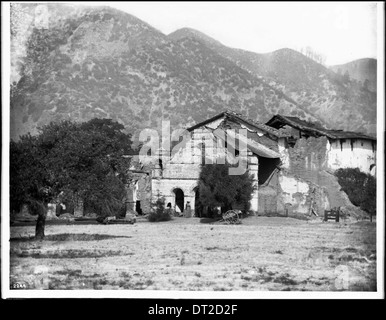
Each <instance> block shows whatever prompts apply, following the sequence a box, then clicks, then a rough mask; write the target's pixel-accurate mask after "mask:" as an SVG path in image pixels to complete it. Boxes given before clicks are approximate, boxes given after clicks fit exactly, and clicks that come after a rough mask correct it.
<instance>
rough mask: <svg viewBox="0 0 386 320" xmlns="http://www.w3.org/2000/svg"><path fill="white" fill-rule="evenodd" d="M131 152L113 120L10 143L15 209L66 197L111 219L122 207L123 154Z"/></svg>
mask: <svg viewBox="0 0 386 320" xmlns="http://www.w3.org/2000/svg"><path fill="white" fill-rule="evenodd" d="M130 147H131V140H130V136H129V135H127V134H125V133H124V132H123V126H122V125H121V124H119V123H117V122H114V121H112V120H111V119H92V120H90V121H88V122H85V123H81V124H79V123H75V122H72V121H62V122H59V123H50V124H49V125H46V126H44V127H42V128H39V134H38V135H37V136H31V135H25V136H22V137H21V138H20V141H18V142H14V141H11V145H10V157H11V159H10V165H11V170H10V198H11V206H12V208H13V209H14V210H17V209H19V208H20V206H21V205H22V204H23V203H28V202H29V201H31V200H38V201H42V202H49V201H52V200H53V199H55V198H56V197H58V195H59V194H63V195H64V197H66V198H67V199H68V200H72V201H76V200H77V199H82V200H83V201H85V202H86V203H87V204H88V205H89V206H90V207H92V208H93V209H95V212H97V213H98V214H102V215H105V214H106V215H107V214H112V213H113V212H114V211H116V210H117V209H118V207H120V206H122V199H123V197H124V180H123V179H124V175H123V172H124V164H123V158H122V155H123V154H126V153H128V152H130V150H131V149H130Z"/></svg>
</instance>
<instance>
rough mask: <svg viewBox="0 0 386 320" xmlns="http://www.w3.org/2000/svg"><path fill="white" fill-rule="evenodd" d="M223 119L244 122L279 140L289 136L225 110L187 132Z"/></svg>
mask: <svg viewBox="0 0 386 320" xmlns="http://www.w3.org/2000/svg"><path fill="white" fill-rule="evenodd" d="M222 117H224V118H226V117H228V118H230V119H233V120H235V121H236V122H244V123H245V124H248V125H250V126H252V127H255V128H256V129H259V130H263V131H265V132H267V133H269V134H272V135H273V136H275V137H278V138H280V137H285V136H287V135H286V134H284V133H282V132H280V131H279V130H277V129H275V128H273V127H271V126H268V125H266V124H264V123H262V122H258V121H255V120H252V119H249V118H247V117H245V116H243V115H241V114H240V113H236V112H234V111H232V110H225V111H223V112H221V113H219V114H217V115H215V116H214V117H212V118H210V119H207V120H205V121H202V122H200V123H197V124H195V125H194V126H192V127H190V128H188V129H187V130H188V131H192V130H194V129H197V128H199V127H202V126H204V125H206V124H208V123H211V122H213V121H215V120H217V119H219V118H222Z"/></svg>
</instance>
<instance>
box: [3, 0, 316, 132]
mask: <svg viewBox="0 0 386 320" xmlns="http://www.w3.org/2000/svg"><path fill="white" fill-rule="evenodd" d="M62 6H64V5H56V6H53V8H52V9H51V8H49V10H48V12H49V28H36V27H33V26H32V27H31V30H29V33H30V35H29V37H28V41H27V42H26V54H25V56H24V57H22V59H20V61H19V64H18V65H19V66H20V74H19V80H18V81H17V82H15V83H14V84H13V86H12V88H11V89H12V97H11V137H12V138H17V137H18V136H19V135H20V134H25V133H27V132H31V133H32V134H34V133H36V132H37V127H39V126H42V125H44V124H46V123H48V122H50V121H58V120H62V119H73V120H78V121H87V120H89V119H91V118H93V117H104V118H106V117H108V118H112V119H114V120H117V121H119V122H121V123H123V124H124V125H125V127H126V128H127V131H129V132H136V133H138V131H139V130H140V129H143V128H145V127H157V126H159V125H160V121H161V120H162V119H169V120H171V124H172V125H173V126H174V127H176V126H182V125H183V126H188V125H192V124H194V123H196V122H198V121H202V120H204V119H206V118H207V117H210V116H212V115H214V114H216V113H219V112H221V111H223V110H224V109H225V108H227V109H231V110H235V111H238V112H241V113H243V114H245V115H247V116H249V117H250V118H253V119H259V120H260V121H266V120H268V119H269V118H270V117H271V116H272V114H274V113H277V112H281V111H285V112H288V113H291V114H292V115H297V116H301V117H305V118H307V119H308V120H311V121H317V120H318V119H316V118H314V117H312V116H310V115H308V114H306V113H305V112H304V111H302V110H301V109H299V108H298V107H297V106H296V103H295V102H294V101H292V100H291V99H288V98H286V97H285V95H283V93H281V92H279V91H277V90H275V89H274V88H272V87H271V86H269V85H267V84H266V83H264V82H262V81H261V80H260V79H258V78H257V77H254V76H252V75H251V74H249V73H248V72H247V71H245V70H243V69H242V68H240V67H238V66H237V65H236V64H234V63H233V62H232V61H230V60H229V59H226V58H224V57H223V56H221V55H219V54H218V53H216V52H215V51H213V50H212V49H210V48H208V47H207V46H205V44H203V43H202V42H201V41H199V40H197V39H192V38H183V39H179V40H175V41H171V40H170V39H168V38H167V37H166V36H165V35H163V34H161V33H160V32H159V31H158V30H156V29H154V28H152V27H150V26H149V25H147V24H146V23H143V22H142V21H141V20H139V19H137V18H135V17H133V16H131V15H129V14H126V13H122V12H120V11H118V10H115V9H111V8H108V7H97V8H90V7H85V8H82V9H79V8H77V9H76V11H71V10H72V9H71V8H68V7H65V8H66V10H67V11H68V12H69V13H70V14H69V15H68V18H64V19H60V18H59V16H61V13H62V12H63V10H61V9H60V8H61V7H62ZM31 10H33V9H31ZM14 78H16V76H14Z"/></svg>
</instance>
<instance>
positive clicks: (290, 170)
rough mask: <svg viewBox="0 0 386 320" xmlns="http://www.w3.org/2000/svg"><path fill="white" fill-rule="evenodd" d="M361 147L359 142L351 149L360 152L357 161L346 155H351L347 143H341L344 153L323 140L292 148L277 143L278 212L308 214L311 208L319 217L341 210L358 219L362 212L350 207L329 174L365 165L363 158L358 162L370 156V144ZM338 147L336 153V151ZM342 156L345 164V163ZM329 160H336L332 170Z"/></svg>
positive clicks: (306, 141) (301, 142)
mask: <svg viewBox="0 0 386 320" xmlns="http://www.w3.org/2000/svg"><path fill="white" fill-rule="evenodd" d="M360 143H361V142H360V141H358V144H359V145H358V144H354V145H353V149H354V151H355V148H356V147H358V148H359V147H360V148H359V149H361V150H360V151H358V158H355V157H351V158H350V156H349V153H352V152H353V151H352V150H351V143H350V142H348V145H347V144H346V145H345V144H344V143H343V145H342V147H343V150H346V151H345V152H343V153H342V150H341V145H340V143H338V144H337V145H335V146H334V145H331V144H330V142H329V140H328V139H327V138H326V137H319V138H314V137H309V138H307V139H306V138H304V137H303V138H300V139H298V140H297V141H296V144H295V145H294V147H290V146H287V145H286V142H285V140H284V139H280V140H279V151H280V154H281V160H282V166H281V168H282V170H281V171H280V174H279V192H278V211H279V212H283V211H285V209H286V208H287V207H290V210H292V211H293V212H299V213H307V212H308V213H309V212H310V211H309V210H310V208H311V207H312V208H314V210H315V211H316V212H317V213H318V214H319V215H320V214H323V212H324V210H327V209H331V208H333V207H341V208H343V209H344V210H349V211H350V212H351V213H352V214H354V215H360V214H361V212H359V211H361V210H359V209H357V208H356V207H355V206H353V205H352V204H351V202H350V201H349V200H348V197H347V195H346V194H345V193H344V192H343V191H341V190H340V189H341V187H340V185H339V183H338V182H337V179H336V177H335V176H334V175H333V173H332V172H333V170H331V169H338V168H340V167H346V166H345V165H347V167H350V166H353V165H354V164H358V163H359V162H360V161H363V163H365V162H367V161H368V160H367V159H366V158H365V160H360V159H361V157H360V156H359V154H361V152H363V153H364V154H369V153H371V152H372V146H371V143H369V145H367V146H366V147H365V148H363V146H362V145H361V144H360ZM337 147H339V150H336V149H337ZM362 148H363V149H362ZM347 149H348V150H347ZM346 153H347V154H346ZM354 153H355V152H354ZM345 156H347V160H345V159H344V158H345ZM331 159H335V160H334V163H335V165H334V166H332V163H331ZM336 159H341V160H339V161H338V160H336ZM358 160H360V161H359V162H358Z"/></svg>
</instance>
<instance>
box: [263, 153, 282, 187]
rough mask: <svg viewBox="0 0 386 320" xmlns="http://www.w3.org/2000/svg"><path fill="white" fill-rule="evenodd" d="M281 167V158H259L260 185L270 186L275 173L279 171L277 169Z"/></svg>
mask: <svg viewBox="0 0 386 320" xmlns="http://www.w3.org/2000/svg"><path fill="white" fill-rule="evenodd" d="M279 165H280V159H279V158H273V159H271V158H264V157H259V173H258V179H259V185H262V184H268V183H269V181H270V180H271V178H272V176H273V175H274V173H275V172H276V171H277V167H278V166H279Z"/></svg>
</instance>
